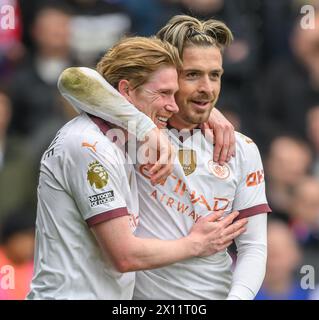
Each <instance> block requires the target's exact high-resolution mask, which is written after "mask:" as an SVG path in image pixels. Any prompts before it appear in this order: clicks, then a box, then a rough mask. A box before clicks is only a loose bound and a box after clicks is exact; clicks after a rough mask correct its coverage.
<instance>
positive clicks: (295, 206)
mask: <svg viewBox="0 0 319 320" xmlns="http://www.w3.org/2000/svg"><path fill="white" fill-rule="evenodd" d="M290 213H291V220H292V221H291V222H292V223H291V226H292V229H293V231H294V233H295V236H296V238H297V240H298V241H299V243H300V244H303V245H305V246H311V245H314V246H316V247H317V249H319V181H318V180H317V179H315V178H313V177H311V176H309V177H305V178H304V179H302V180H301V181H299V183H298V184H297V185H296V186H295V188H294V189H293V196H292V200H291V206H290Z"/></svg>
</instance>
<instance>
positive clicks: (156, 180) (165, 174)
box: [151, 165, 173, 185]
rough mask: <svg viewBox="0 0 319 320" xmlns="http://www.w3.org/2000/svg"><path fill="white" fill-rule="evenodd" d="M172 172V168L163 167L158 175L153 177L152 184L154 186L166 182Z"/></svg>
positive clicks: (168, 166)
mask: <svg viewBox="0 0 319 320" xmlns="http://www.w3.org/2000/svg"><path fill="white" fill-rule="evenodd" d="M172 171H173V170H172V166H170V165H167V166H163V167H162V168H161V169H160V170H159V171H158V172H157V173H156V174H154V175H151V183H152V184H153V185H154V184H158V183H161V182H162V181H165V180H166V179H167V177H168V176H169V175H170V174H171V173H172Z"/></svg>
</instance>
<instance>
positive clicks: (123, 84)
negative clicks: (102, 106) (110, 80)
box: [118, 79, 132, 103]
mask: <svg viewBox="0 0 319 320" xmlns="http://www.w3.org/2000/svg"><path fill="white" fill-rule="evenodd" d="M118 91H119V92H120V94H121V95H122V96H124V97H125V98H126V100H128V101H129V102H131V97H130V83H129V82H128V81H127V80H125V79H122V80H120V82H119V85H118ZM131 103H132V102H131Z"/></svg>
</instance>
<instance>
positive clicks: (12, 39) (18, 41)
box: [0, 0, 25, 82]
mask: <svg viewBox="0 0 319 320" xmlns="http://www.w3.org/2000/svg"><path fill="white" fill-rule="evenodd" d="M0 8H1V19H2V20H1V27H0V81H2V82H4V81H9V80H10V77H11V76H12V73H13V72H14V69H15V67H16V65H17V64H18V62H20V61H21V59H22V57H23V56H24V54H25V49H24V46H23V44H22V25H21V13H20V7H19V3H18V1H17V0H0Z"/></svg>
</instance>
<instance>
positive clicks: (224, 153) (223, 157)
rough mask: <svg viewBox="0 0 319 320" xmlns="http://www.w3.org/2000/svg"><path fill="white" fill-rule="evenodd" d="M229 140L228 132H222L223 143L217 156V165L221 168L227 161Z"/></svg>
mask: <svg viewBox="0 0 319 320" xmlns="http://www.w3.org/2000/svg"><path fill="white" fill-rule="evenodd" d="M229 139H230V132H229V131H227V130H225V132H224V141H223V147H222V149H221V152H220V156H219V160H218V163H219V164H220V165H221V166H223V165H224V164H225V162H226V160H227V155H228V152H229V146H230V144H229Z"/></svg>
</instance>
